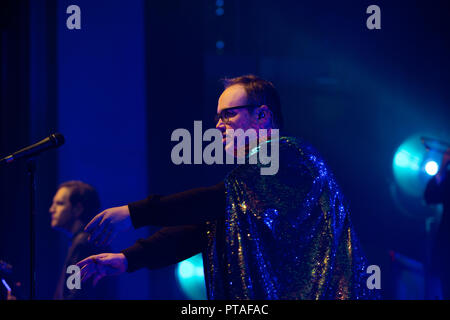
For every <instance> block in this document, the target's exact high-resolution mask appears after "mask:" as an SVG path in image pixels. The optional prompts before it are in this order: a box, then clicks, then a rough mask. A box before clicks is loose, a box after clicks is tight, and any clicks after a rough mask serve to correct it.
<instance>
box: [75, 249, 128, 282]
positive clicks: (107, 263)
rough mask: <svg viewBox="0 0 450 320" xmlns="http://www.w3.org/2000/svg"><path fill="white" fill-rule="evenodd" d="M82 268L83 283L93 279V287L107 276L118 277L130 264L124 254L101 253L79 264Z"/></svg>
mask: <svg viewBox="0 0 450 320" xmlns="http://www.w3.org/2000/svg"><path fill="white" fill-rule="evenodd" d="M77 266H78V267H80V269H81V270H80V273H81V281H83V282H85V281H86V280H88V279H89V278H90V277H93V279H94V280H93V285H94V286H95V285H97V282H98V281H99V280H100V279H101V278H103V277H105V276H116V275H119V274H122V273H124V272H125V271H126V270H127V267H128V262H127V258H126V257H125V255H124V254H123V253H101V254H97V255H95V256H90V257H87V258H86V259H83V260H81V261H80V262H78V263H77Z"/></svg>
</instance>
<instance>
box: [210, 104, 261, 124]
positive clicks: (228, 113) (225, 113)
mask: <svg viewBox="0 0 450 320" xmlns="http://www.w3.org/2000/svg"><path fill="white" fill-rule="evenodd" d="M258 107H259V106H258V105H256V104H247V105H245V106H236V107H231V108H227V109H223V110H222V111H221V112H220V113H219V114H216V116H215V117H214V121H215V122H214V123H216V124H217V123H218V122H219V120H222V122H223V123H225V124H228V123H230V118H232V117H234V116H235V115H236V112H234V111H233V110H236V109H244V108H246V109H250V108H252V109H254V108H258Z"/></svg>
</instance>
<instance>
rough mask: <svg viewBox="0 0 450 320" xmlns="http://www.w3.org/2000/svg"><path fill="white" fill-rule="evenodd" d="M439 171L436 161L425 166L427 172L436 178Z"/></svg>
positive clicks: (431, 161)
mask: <svg viewBox="0 0 450 320" xmlns="http://www.w3.org/2000/svg"><path fill="white" fill-rule="evenodd" d="M438 170H439V165H438V164H437V162H436V161H433V160H430V161H428V162H427V163H426V164H425V172H426V173H427V174H428V175H430V176H434V175H435V174H436V173H437V172H438Z"/></svg>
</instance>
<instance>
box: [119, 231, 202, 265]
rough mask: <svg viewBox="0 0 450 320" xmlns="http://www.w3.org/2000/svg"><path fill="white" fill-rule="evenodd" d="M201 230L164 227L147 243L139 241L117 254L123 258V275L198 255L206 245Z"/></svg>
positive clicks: (145, 240)
mask: <svg viewBox="0 0 450 320" xmlns="http://www.w3.org/2000/svg"><path fill="white" fill-rule="evenodd" d="M205 226H206V225H205V224H202V225H185V226H176V227H165V228H162V229H160V230H159V231H157V232H156V233H154V234H153V235H152V236H150V237H149V238H147V239H139V240H138V241H136V243H135V244H134V245H132V246H131V247H129V248H127V249H124V250H122V251H121V252H122V253H123V254H124V255H125V257H126V258H127V262H128V268H127V271H128V272H133V271H136V270H138V269H141V268H144V267H146V268H148V269H157V268H163V267H166V266H169V265H171V264H174V263H177V262H180V261H183V260H185V259H187V258H189V257H192V256H193V255H195V254H198V253H200V252H202V251H203V250H204V249H205V248H206V244H207V242H206V241H207V239H206V230H205Z"/></svg>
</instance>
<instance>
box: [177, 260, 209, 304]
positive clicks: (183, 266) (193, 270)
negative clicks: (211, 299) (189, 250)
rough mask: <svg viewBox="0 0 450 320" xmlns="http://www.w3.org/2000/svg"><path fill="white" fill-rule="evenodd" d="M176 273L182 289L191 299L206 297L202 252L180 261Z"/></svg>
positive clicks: (203, 298)
mask: <svg viewBox="0 0 450 320" xmlns="http://www.w3.org/2000/svg"><path fill="white" fill-rule="evenodd" d="M176 275H177V279H178V283H179V285H180V287H181V289H182V291H183V292H184V294H185V295H186V296H187V297H188V298H189V299H194V300H205V299H206V287H205V277H204V272H203V259H202V255H201V254H198V255H196V256H193V257H191V258H189V259H187V260H184V261H182V262H180V263H179V264H178V267H177V268H176Z"/></svg>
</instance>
